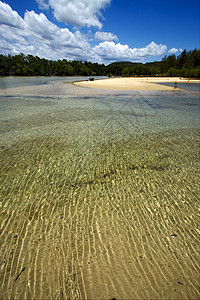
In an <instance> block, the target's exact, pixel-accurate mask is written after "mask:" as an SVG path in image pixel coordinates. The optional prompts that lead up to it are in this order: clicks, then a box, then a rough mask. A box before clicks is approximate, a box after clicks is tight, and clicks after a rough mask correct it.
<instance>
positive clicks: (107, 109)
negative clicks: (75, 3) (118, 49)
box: [0, 84, 200, 300]
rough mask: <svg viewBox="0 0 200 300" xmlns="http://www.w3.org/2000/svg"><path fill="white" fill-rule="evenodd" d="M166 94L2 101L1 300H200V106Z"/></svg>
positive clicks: (79, 94) (53, 89)
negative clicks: (197, 124) (197, 121)
mask: <svg viewBox="0 0 200 300" xmlns="http://www.w3.org/2000/svg"><path fill="white" fill-rule="evenodd" d="M12 93H13V94H12ZM16 93H18V95H17V96H16ZM19 93H21V94H19ZM25 93H27V96H24V94H25ZM28 93H29V96H28ZM30 93H32V96H30ZM98 93H101V94H100V96H98V95H97V94H98ZM103 93H104V94H103ZM182 93H184V92H182V91H181V92H180V95H182ZM58 94H59V97H58ZM69 94H70V95H71V96H70V97H69ZM148 94H149V93H148ZM165 94H166V93H163V96H162V97H161V99H160V98H159V97H157V98H156V99H155V98H154V97H152V98H151V97H149V96H145V94H142V96H141V95H139V93H138V95H137V96H136V97H133V94H131V95H127V94H125V93H123V97H120V96H119V95H114V94H112V93H111V95H109V96H108V93H107V91H100V92H99V91H97V93H94V90H93V89H89V90H88V89H83V88H80V87H77V86H73V85H71V84H58V85H55V86H53V85H50V86H47V85H43V86H39V87H33V88H30V87H28V88H21V87H20V88H16V89H7V90H5V91H4V97H2V100H3V101H2V110H1V111H2V113H1V112H0V113H1V114H0V116H1V127H0V128H1V132H0V134H1V139H0V170H1V173H0V200H1V201H0V299H20V300H21V299H57V300H61V299H63V300H64V299H68V300H69V299H70V300H78V299H108V300H111V299H118V300H119V299H131V300H132V299H157V300H160V299H181V300H182V299H199V298H200V291H199V269H200V263H199V217H198V213H199V212H200V207H199V172H198V170H199V132H198V130H197V129H196V130H195V129H193V128H195V119H196V118H197V114H196V108H197V107H198V106H197V105H198V104H197V103H198V102H197V101H198V99H196V98H194V99H193V98H191V97H188V96H185V95H184V96H183V97H181V96H179V95H178V96H177V98H171V97H172V95H170V96H169V97H168V96H167V97H168V98H167V100H166V99H165V96H164V95H165ZM41 95H42V96H41ZM66 95H67V96H66ZM167 95H169V93H167ZM10 96H12V97H10ZM175 96H176V95H175ZM175 100H176V101H175ZM178 101H179V102H178ZM177 102H178V103H177ZM182 102H184V103H185V105H183V104H182ZM164 104H165V106H164ZM169 111H170V114H172V115H170V114H169ZM170 116H171V117H170ZM190 124H191V125H190ZM170 126H171V127H172V128H171V127H170ZM152 127H153V128H156V131H155V132H154V133H153V132H152V131H151V130H150V129H151V128H152ZM141 132H142V133H141Z"/></svg>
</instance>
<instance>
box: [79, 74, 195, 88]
mask: <svg viewBox="0 0 200 300" xmlns="http://www.w3.org/2000/svg"><path fill="white" fill-rule="evenodd" d="M175 82H177V83H178V82H181V83H200V80H191V79H187V78H186V79H185V78H180V77H178V78H177V77H129V78H127V77H126V78H109V79H101V80H94V81H82V82H76V83H74V84H75V85H78V86H82V87H90V88H98V89H104V90H130V91H131V90H132V91H137V90H138V91H172V90H175V89H176V90H179V89H178V88H176V87H175ZM157 83H159V84H157ZM161 83H174V87H171V86H166V85H162V84H161Z"/></svg>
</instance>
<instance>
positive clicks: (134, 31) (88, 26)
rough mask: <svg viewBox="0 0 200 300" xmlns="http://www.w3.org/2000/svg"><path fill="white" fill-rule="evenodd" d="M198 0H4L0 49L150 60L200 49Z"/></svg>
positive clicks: (102, 60) (86, 57)
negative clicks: (184, 50)
mask: <svg viewBox="0 0 200 300" xmlns="http://www.w3.org/2000/svg"><path fill="white" fill-rule="evenodd" d="M199 6H200V1H199V0H190V1H186V0H168V1H155V0H152V1H149V0H140V1H134V0H29V1H27V0H26V1H25V0H20V1H16V0H5V1H0V53H1V54H4V55H7V54H8V53H11V54H13V55H15V54H17V53H20V52H23V53H25V54H32V55H37V56H39V57H45V58H47V59H53V60H57V59H63V58H65V59H68V60H73V59H76V60H79V59H80V60H88V61H92V62H99V63H105V64H108V63H110V62H113V61H132V62H134V61H135V62H148V61H156V60H161V59H162V57H164V56H165V55H170V54H176V55H179V54H180V53H181V51H182V50H183V49H186V50H187V51H188V50H193V49H194V48H198V49H199V46H200V45H199V15H200V13H199V10H200V7H199Z"/></svg>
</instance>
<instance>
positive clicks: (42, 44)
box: [0, 0, 167, 63]
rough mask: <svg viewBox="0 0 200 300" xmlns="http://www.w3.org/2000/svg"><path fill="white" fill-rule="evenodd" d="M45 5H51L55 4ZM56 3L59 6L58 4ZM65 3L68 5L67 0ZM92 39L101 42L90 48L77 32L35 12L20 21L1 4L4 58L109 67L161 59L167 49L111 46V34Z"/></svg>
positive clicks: (0, 46)
mask: <svg viewBox="0 0 200 300" xmlns="http://www.w3.org/2000/svg"><path fill="white" fill-rule="evenodd" d="M38 1H39V0H38ZM48 1H49V3H51V2H53V1H54V0H48ZM57 1H58V2H59V3H61V2H60V1H61V0H57ZM63 1H64V0H63ZM77 1H78V0H77ZM77 1H76V0H74V1H73V3H74V4H77V3H78V2H77ZM88 1H89V0H85V1H84V0H81V3H83V2H84V3H85V5H86V4H87V3H90V2H94V1H91V0H90V1H89V2H88ZM39 2H40V3H41V5H42V4H43V5H45V3H47V1H46V2H45V1H44V0H40V1H39ZM65 2H66V3H68V4H69V3H71V2H70V1H68V0H65ZM109 2H110V0H104V1H103V0H98V1H97V3H96V2H95V3H96V4H94V3H92V5H93V7H96V10H94V9H93V12H94V11H95V12H98V11H99V10H98V9H97V8H98V7H99V9H100V8H102V7H103V4H106V3H109ZM97 4H98V5H99V6H97ZM82 9H83V6H82ZM89 10H90V8H89ZM90 11H91V10H90ZM88 15H90V16H91V15H92V14H89V13H88ZM79 20H80V19H79ZM87 20H88V19H87ZM88 22H89V21H88ZM83 24H84V22H83ZM87 24H89V23H87ZM93 25H94V22H93ZM95 38H96V39H97V38H98V39H100V40H103V42H101V43H99V44H98V45H96V46H93V47H92V45H91V44H89V37H87V35H84V34H82V33H81V32H80V31H79V30H76V31H73V32H72V31H70V30H69V29H68V28H60V27H58V26H57V25H55V24H53V23H52V22H50V21H49V20H48V19H47V17H46V16H45V15H44V14H43V13H40V14H36V13H35V12H34V11H26V12H25V15H24V19H23V18H21V17H20V16H19V15H18V13H17V12H15V11H13V10H12V8H11V7H10V6H9V5H8V4H5V3H3V2H1V1H0V53H2V54H4V55H7V54H8V53H11V54H13V55H15V54H17V53H20V52H22V53H24V54H32V55H37V56H39V57H44V58H47V59H52V60H58V59H63V58H65V59H68V60H73V59H81V60H88V61H93V62H101V63H108V62H113V61H118V60H121V61H144V60H146V59H148V57H150V56H152V57H157V56H161V55H163V54H165V53H166V51H167V46H165V45H162V44H160V45H158V44H156V43H154V42H151V43H150V44H149V45H147V46H146V47H144V48H130V47H129V46H128V45H122V44H121V43H115V42H113V40H115V41H117V40H118V39H117V36H116V35H114V34H112V33H110V32H101V31H97V32H96V34H95Z"/></svg>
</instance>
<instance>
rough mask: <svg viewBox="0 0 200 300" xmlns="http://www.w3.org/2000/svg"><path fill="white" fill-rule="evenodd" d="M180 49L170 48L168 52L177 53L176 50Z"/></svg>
mask: <svg viewBox="0 0 200 300" xmlns="http://www.w3.org/2000/svg"><path fill="white" fill-rule="evenodd" d="M178 51H179V50H178V49H176V48H172V49H170V50H169V51H168V52H169V53H171V54H175V53H176V52H178Z"/></svg>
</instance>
